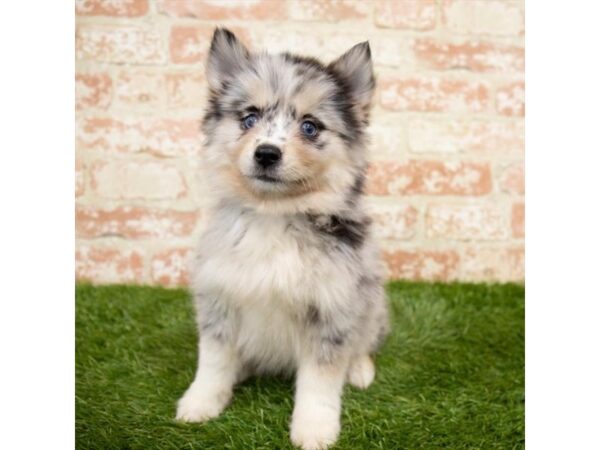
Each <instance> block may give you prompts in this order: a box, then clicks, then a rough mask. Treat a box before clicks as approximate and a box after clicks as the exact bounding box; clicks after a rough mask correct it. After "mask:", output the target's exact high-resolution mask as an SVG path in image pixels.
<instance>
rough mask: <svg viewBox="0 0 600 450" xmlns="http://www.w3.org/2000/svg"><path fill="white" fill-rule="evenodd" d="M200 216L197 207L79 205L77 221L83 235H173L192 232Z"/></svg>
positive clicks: (153, 236) (127, 236)
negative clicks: (174, 208) (194, 209)
mask: <svg viewBox="0 0 600 450" xmlns="http://www.w3.org/2000/svg"><path fill="white" fill-rule="evenodd" d="M198 216H199V215H198V212H196V211H174V210H158V209H148V208H140V207H134V206H124V207H119V208H114V209H100V208H96V207H91V206H78V207H77V209H76V215H75V223H76V230H77V236H78V237H80V238H98V237H105V236H118V237H121V238H126V239H145V238H157V239H172V238H177V237H187V236H189V235H190V234H191V233H192V232H193V231H194V227H195V226H196V223H197V221H198Z"/></svg>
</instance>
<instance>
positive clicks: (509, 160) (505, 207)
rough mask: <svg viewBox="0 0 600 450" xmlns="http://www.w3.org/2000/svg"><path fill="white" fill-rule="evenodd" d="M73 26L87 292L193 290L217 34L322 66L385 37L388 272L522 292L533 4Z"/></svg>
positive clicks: (380, 67)
mask: <svg viewBox="0 0 600 450" xmlns="http://www.w3.org/2000/svg"><path fill="white" fill-rule="evenodd" d="M76 14H77V19H76V20H77V31H76V71H77V73H76V217H77V226H76V232H77V254H76V270H77V277H78V278H79V279H87V280H92V281H94V282H98V283H105V282H136V283H151V284H166V285H176V284H184V283H186V280H187V275H186V261H187V258H188V257H189V254H190V253H189V252H190V250H189V249H190V248H191V247H192V245H193V242H194V238H193V237H194V235H196V234H197V233H198V232H199V231H200V230H201V229H202V227H203V223H204V222H203V220H204V219H205V211H204V206H205V196H204V195H203V189H202V183H201V180H197V177H196V173H197V167H198V165H199V164H200V161H199V159H198V155H199V154H200V142H201V139H202V136H201V133H200V131H199V127H198V123H199V120H200V117H201V115H202V109H203V102H204V99H205V87H206V85H205V79H204V74H203V72H204V71H203V62H204V58H205V56H206V53H207V48H208V44H209V39H210V36H211V33H212V31H213V29H214V27H215V25H225V26H227V27H229V28H231V29H232V30H234V31H235V32H237V33H238V35H239V36H240V37H241V38H242V39H243V40H244V41H245V42H246V43H247V44H248V45H249V46H251V47H254V48H263V47H266V48H268V49H271V50H272V51H280V50H291V51H296V52H299V53H306V54H312V55H317V56H320V57H322V58H324V59H332V58H334V57H335V56H337V55H339V54H341V53H342V52H343V51H345V50H346V49H348V48H349V47H351V46H352V45H353V44H355V43H357V42H360V41H364V40H366V39H368V40H370V43H371V47H372V50H373V56H374V60H375V66H376V74H377V77H378V91H377V93H376V101H375V107H374V114H373V121H372V127H371V133H372V140H373V145H372V148H371V155H372V156H371V160H372V167H371V170H370V176H369V183H368V192H369V199H368V200H369V205H370V207H371V209H372V211H373V214H374V216H375V221H376V224H375V232H376V234H377V236H378V238H379V239H380V240H381V244H382V248H383V251H384V256H385V260H386V262H387V264H388V268H389V275H390V277H392V278H407V279H426V280H456V279H458V280H488V281H496V280H523V279H524V226H523V222H524V109H525V107H524V5H523V2H522V1H511V0H396V1H393V0H388V1H385V0H383V1H380V0H377V1H375V0H374V1H352V0H349V1H337V0H332V1H324V0H315V1H309V0H288V1H275V0H230V1H217V0H105V1H102V0H77V1H76Z"/></svg>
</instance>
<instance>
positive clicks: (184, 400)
mask: <svg viewBox="0 0 600 450" xmlns="http://www.w3.org/2000/svg"><path fill="white" fill-rule="evenodd" d="M228 401H229V398H228V396H224V395H221V396H219V395H206V394H205V393H203V392H197V391H194V390H188V391H187V392H186V393H185V394H184V395H183V397H181V399H179V402H178V403H177V415H176V419H177V420H180V421H182V422H206V421H207V420H210V419H213V418H215V417H217V416H218V415H219V414H221V412H222V411H223V410H224V409H225V406H227V403H228Z"/></svg>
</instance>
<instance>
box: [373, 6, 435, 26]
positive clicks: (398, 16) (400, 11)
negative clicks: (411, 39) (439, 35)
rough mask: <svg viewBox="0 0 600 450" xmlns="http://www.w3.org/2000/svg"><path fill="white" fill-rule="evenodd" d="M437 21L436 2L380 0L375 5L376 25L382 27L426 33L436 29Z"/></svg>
mask: <svg viewBox="0 0 600 450" xmlns="http://www.w3.org/2000/svg"><path fill="white" fill-rule="evenodd" d="M365 3H367V2H365ZM435 21H436V4H435V0H378V1H377V2H376V3H375V24H376V25H377V26H380V27H384V28H399V29H412V30H420V31H425V30H432V29H433V28H435Z"/></svg>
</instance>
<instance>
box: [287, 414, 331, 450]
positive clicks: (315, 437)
mask: <svg viewBox="0 0 600 450" xmlns="http://www.w3.org/2000/svg"><path fill="white" fill-rule="evenodd" d="M339 432H340V421H339V419H338V418H337V417H323V416H321V415H320V414H314V415H313V416H312V417H294V418H293V419H292V427H291V431H290V438H291V440H292V443H293V444H294V445H295V446H297V447H300V448H301V449H303V450H322V449H326V448H328V447H329V446H331V445H333V444H334V443H335V441H336V440H337V437H338V434H339Z"/></svg>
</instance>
